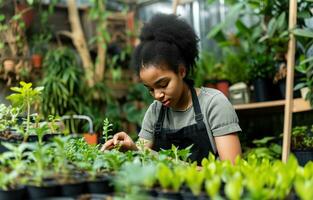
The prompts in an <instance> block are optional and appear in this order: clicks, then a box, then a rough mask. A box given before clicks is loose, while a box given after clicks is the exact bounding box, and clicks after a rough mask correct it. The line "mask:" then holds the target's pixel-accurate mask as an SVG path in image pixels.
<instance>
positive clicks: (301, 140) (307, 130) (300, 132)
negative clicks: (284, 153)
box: [291, 126, 313, 166]
mask: <svg viewBox="0 0 313 200" xmlns="http://www.w3.org/2000/svg"><path fill="white" fill-rule="evenodd" d="M291 150H292V152H293V153H294V154H295V156H296V157H297V159H298V162H299V164H300V165H302V166H304V165H305V164H306V163H307V162H308V161H310V160H313V126H296V127H294V128H293V129H292V133H291Z"/></svg>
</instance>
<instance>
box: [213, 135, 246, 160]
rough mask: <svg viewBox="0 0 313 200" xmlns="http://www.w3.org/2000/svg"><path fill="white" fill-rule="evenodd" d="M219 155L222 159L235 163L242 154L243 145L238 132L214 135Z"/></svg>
mask: <svg viewBox="0 0 313 200" xmlns="http://www.w3.org/2000/svg"><path fill="white" fill-rule="evenodd" d="M214 139H215V143H216V148H217V152H218V155H219V157H220V159H221V160H229V161H231V162H232V163H233V164H234V163H235V159H236V157H237V156H238V155H241V145H240V141H239V138H238V135H237V133H231V134H227V135H223V136H216V137H214Z"/></svg>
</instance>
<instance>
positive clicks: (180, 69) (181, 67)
mask: <svg viewBox="0 0 313 200" xmlns="http://www.w3.org/2000/svg"><path fill="white" fill-rule="evenodd" d="M178 73H179V75H180V76H181V77H182V78H185V76H186V67H185V66H184V65H182V64H179V66H178Z"/></svg>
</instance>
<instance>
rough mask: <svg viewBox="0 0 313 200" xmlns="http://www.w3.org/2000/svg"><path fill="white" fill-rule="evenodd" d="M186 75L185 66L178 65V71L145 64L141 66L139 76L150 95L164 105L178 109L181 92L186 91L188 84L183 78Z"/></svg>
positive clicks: (181, 96)
mask: <svg viewBox="0 0 313 200" xmlns="http://www.w3.org/2000/svg"><path fill="white" fill-rule="evenodd" d="M185 75H186V71H185V68H184V67H183V66H181V67H179V70H178V73H175V72H174V71H172V70H169V69H167V67H159V66H154V65H150V66H146V67H143V68H141V70H140V73H139V77H140V79H141V81H142V83H143V84H144V85H145V86H146V87H147V88H148V89H149V91H150V93H151V95H152V96H153V97H154V98H155V99H156V100H158V101H160V102H161V103H162V104H163V105H164V106H166V107H171V108H174V109H180V108H181V107H182V106H183V105H181V102H182V98H183V97H184V95H183V93H184V92H187V91H188V86H187V85H186V84H185V83H184V81H183V79H184V77H185Z"/></svg>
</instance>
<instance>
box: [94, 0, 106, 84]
mask: <svg viewBox="0 0 313 200" xmlns="http://www.w3.org/2000/svg"><path fill="white" fill-rule="evenodd" d="M99 7H100V9H101V10H105V5H104V4H103V1H100V3H99ZM97 24H98V25H99V26H100V27H98V28H97V37H98V38H101V42H99V41H98V42H97V62H96V67H95V80H96V81H97V82H100V81H102V80H103V77H104V71H105V60H106V46H105V45H104V44H106V41H105V38H103V37H102V36H101V35H102V31H101V30H105V29H106V21H103V22H101V21H98V23H97Z"/></svg>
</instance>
